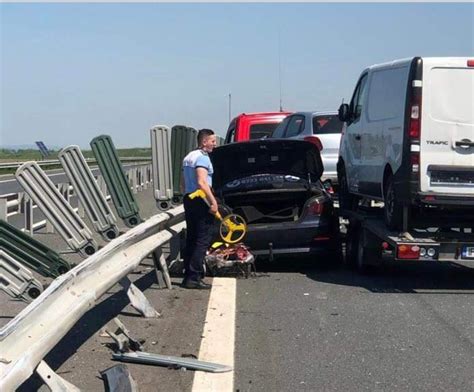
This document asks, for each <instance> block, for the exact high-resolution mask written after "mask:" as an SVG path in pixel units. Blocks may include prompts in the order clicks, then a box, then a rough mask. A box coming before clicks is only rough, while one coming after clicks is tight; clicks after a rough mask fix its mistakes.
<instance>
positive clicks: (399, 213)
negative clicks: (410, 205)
mask: <svg viewBox="0 0 474 392" xmlns="http://www.w3.org/2000/svg"><path fill="white" fill-rule="evenodd" d="M384 204H385V207H384V220H385V224H386V225H387V227H388V228H389V229H391V230H399V229H401V227H402V222H403V205H402V204H401V203H400V202H399V201H398V200H397V196H396V193H395V185H394V181H393V176H390V177H389V178H388V179H387V184H386V185H385V192H384Z"/></svg>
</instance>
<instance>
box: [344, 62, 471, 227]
mask: <svg viewBox="0 0 474 392" xmlns="http://www.w3.org/2000/svg"><path fill="white" fill-rule="evenodd" d="M473 91H474V59H469V58H461V57H458V58H454V57H445V58H443V57H438V58H421V57H414V58H409V59H403V60H396V61H392V62H389V63H384V64H379V65H373V66H371V67H369V68H367V69H365V70H364V71H363V72H362V74H361V76H360V78H359V80H358V82H357V85H356V87H355V90H354V93H353V96H352V100H351V102H350V104H349V105H348V104H342V105H341V107H340V108H339V118H340V119H341V120H342V121H345V122H346V126H345V129H344V130H343V133H342V139H341V148H340V155H339V160H338V175H339V186H340V194H339V201H340V203H341V206H342V207H343V208H345V209H348V208H349V209H350V208H351V206H353V205H354V204H356V203H357V200H358V199H359V198H360V197H364V198H366V199H374V200H382V201H384V203H385V209H384V211H385V213H384V217H385V222H386V224H387V226H388V227H390V228H392V229H395V228H400V227H401V224H402V220H403V214H405V217H407V216H411V215H414V216H415V215H416V214H418V215H419V216H422V215H426V214H428V215H430V214H438V215H439V216H446V215H449V214H451V213H453V212H455V213H458V214H459V215H460V217H461V219H468V220H469V219H470V220H471V222H473V221H474V94H473ZM461 211H462V212H461ZM452 217H453V216H452ZM463 217H464V218H463ZM453 219H454V218H453Z"/></svg>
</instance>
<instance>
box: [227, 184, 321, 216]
mask: <svg viewBox="0 0 474 392" xmlns="http://www.w3.org/2000/svg"><path fill="white" fill-rule="evenodd" d="M316 194H317V193H313V192H308V191H306V190H305V191H300V192H282V191H281V190H279V191H274V192H263V193H259V192H255V193H250V194H245V195H242V194H236V195H233V194H228V195H227V196H226V197H225V198H224V200H223V203H224V204H225V205H226V206H227V207H229V208H230V209H231V210H232V212H234V213H235V214H238V215H241V216H242V217H243V218H244V219H245V221H246V222H247V223H249V224H255V223H279V222H294V221H297V220H298V219H299V218H300V216H301V214H302V212H303V207H304V205H305V203H306V201H307V200H308V198H309V197H311V196H312V195H316ZM320 194H322V193H320Z"/></svg>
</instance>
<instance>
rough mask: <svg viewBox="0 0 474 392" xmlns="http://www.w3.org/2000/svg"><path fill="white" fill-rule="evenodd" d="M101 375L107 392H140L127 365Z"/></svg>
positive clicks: (116, 367) (118, 366) (107, 370)
mask: <svg viewBox="0 0 474 392" xmlns="http://www.w3.org/2000/svg"><path fill="white" fill-rule="evenodd" d="M99 373H100V376H101V377H102V380H104V384H105V390H106V391H107V392H138V386H137V383H136V381H135V380H134V379H133V377H132V376H131V374H130V372H129V370H128V368H127V366H126V365H122V364H120V365H115V366H112V367H109V368H108V369H106V370H104V371H102V372H99Z"/></svg>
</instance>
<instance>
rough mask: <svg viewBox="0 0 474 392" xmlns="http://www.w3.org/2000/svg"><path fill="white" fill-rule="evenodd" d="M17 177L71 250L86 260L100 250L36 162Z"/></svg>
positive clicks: (24, 168) (89, 232) (25, 167)
mask: <svg viewBox="0 0 474 392" xmlns="http://www.w3.org/2000/svg"><path fill="white" fill-rule="evenodd" d="M15 176H16V179H17V180H18V182H19V183H20V185H21V186H22V187H23V189H24V190H25V191H26V193H28V195H29V196H30V197H31V199H32V200H33V201H34V202H35V203H36V204H37V205H38V207H39V208H40V209H41V211H43V213H44V215H45V216H46V218H47V219H48V220H49V221H50V222H51V223H52V224H53V226H54V227H55V228H56V230H57V231H58V233H59V234H60V235H61V236H62V237H63V238H64V240H65V241H66V242H67V244H68V245H69V246H70V247H71V248H72V249H74V250H77V251H78V252H79V253H81V254H82V255H83V256H85V257H87V256H89V255H91V254H93V253H94V252H95V251H96V250H97V244H96V242H95V241H94V239H93V238H92V232H91V231H90V230H89V228H88V227H87V226H86V224H85V223H84V222H83V221H82V219H81V218H80V217H79V215H78V214H77V213H76V212H75V211H74V209H73V208H72V206H71V205H70V204H69V203H68V201H67V200H66V199H65V198H64V197H63V195H61V193H59V191H58V189H57V188H56V187H55V186H54V183H53V182H52V181H51V179H50V178H49V177H48V176H47V175H46V173H45V172H44V171H43V169H41V168H40V167H39V166H38V164H37V163H36V162H26V163H24V164H23V165H21V166H20V167H19V168H18V170H17V171H16V174H15ZM68 192H69V190H68Z"/></svg>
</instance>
